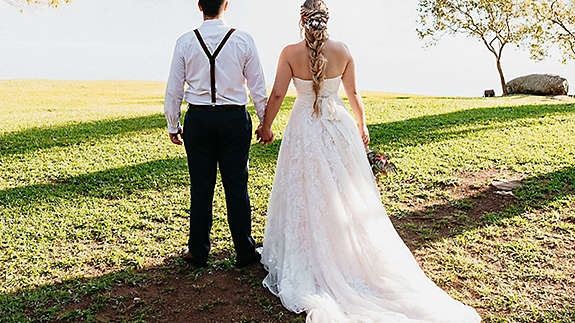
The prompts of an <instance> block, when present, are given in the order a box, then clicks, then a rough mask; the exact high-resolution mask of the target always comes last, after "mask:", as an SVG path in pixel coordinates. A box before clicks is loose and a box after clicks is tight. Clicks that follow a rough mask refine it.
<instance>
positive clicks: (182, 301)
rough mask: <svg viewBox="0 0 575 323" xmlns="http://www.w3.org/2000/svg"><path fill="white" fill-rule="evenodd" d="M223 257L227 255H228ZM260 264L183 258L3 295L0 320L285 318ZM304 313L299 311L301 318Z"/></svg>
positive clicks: (290, 317) (290, 315) (291, 317)
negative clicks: (195, 264)
mask: <svg viewBox="0 0 575 323" xmlns="http://www.w3.org/2000/svg"><path fill="white" fill-rule="evenodd" d="M224 257H225V256H224ZM265 275H266V271H265V270H264V269H263V267H262V266H261V265H253V266H250V267H248V268H246V269H242V270H237V269H235V268H234V267H233V263H232V261H231V260H230V259H229V258H222V257H220V260H217V261H213V262H211V263H210V267H209V268H206V269H194V268H192V267H190V266H189V265H187V264H186V263H185V262H183V261H182V260H181V259H180V258H168V259H166V260H164V263H163V264H160V265H157V266H154V267H149V268H145V269H143V270H124V271H120V272H115V273H111V274H107V275H103V276H100V277H95V278H78V279H70V280H67V281H64V282H62V283H58V284H52V285H45V286H41V287H39V288H36V289H29V290H23V291H19V292H17V293H14V294H4V295H0V320H1V321H3V322H5V321H7V322H21V321H43V322H46V321H58V322H79V321H94V320H96V321H130V322H133V321H155V322H157V321H163V322H232V321H241V322H263V321H265V322H286V321H293V320H294V319H296V321H297V319H298V315H296V314H293V313H290V312H289V311H287V310H285V309H284V308H283V307H282V305H281V302H280V301H279V299H278V298H276V297H275V296H273V295H272V294H271V293H269V292H268V291H267V290H265V289H264V288H263V287H262V281H263V279H264V277H265ZM304 317H305V316H302V315H299V318H300V321H301V322H304V321H305V320H304Z"/></svg>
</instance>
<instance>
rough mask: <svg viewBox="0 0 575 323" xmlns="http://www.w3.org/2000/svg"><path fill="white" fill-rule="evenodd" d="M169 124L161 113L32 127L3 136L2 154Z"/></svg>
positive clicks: (78, 142) (73, 143)
mask: <svg viewBox="0 0 575 323" xmlns="http://www.w3.org/2000/svg"><path fill="white" fill-rule="evenodd" d="M163 127H166V119H165V118H164V116H163V115H161V114H156V115H150V116H143V117H136V118H129V119H118V120H99V121H92V122H85V123H75V124H71V125H62V126H56V127H50V128H30V129H26V130H22V131H18V132H11V133H7V134H4V135H2V136H0V156H8V155H12V154H24V153H29V152H33V151H36V150H40V149H49V148H52V147H66V146H73V145H78V144H84V143H86V141H91V140H94V139H101V138H105V137H111V136H114V135H119V134H124V133H129V132H136V131H142V130H145V129H159V128H163Z"/></svg>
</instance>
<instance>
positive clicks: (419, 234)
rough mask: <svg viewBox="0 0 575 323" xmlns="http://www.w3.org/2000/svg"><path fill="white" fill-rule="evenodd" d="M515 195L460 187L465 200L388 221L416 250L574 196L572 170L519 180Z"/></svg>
mask: <svg viewBox="0 0 575 323" xmlns="http://www.w3.org/2000/svg"><path fill="white" fill-rule="evenodd" d="M492 179H493V178H490V179H488V180H489V182H491V180H492ZM521 183H522V184H523V185H524V186H523V187H521V188H517V189H515V190H514V193H515V196H516V197H514V196H510V195H505V194H501V193H500V192H498V189H497V188H496V187H494V186H493V185H482V186H474V185H471V184H470V185H467V187H463V188H462V189H463V190H464V192H463V193H464V195H465V197H463V198H460V199H458V200H453V201H448V202H445V203H443V204H441V203H440V204H433V205H428V206H425V207H423V208H422V209H418V210H415V211H406V212H403V213H401V214H399V215H397V216H396V217H394V218H392V221H393V223H394V225H395V226H396V227H397V228H398V231H400V233H401V235H402V237H403V238H404V240H405V242H406V243H407V244H408V245H410V247H414V248H416V247H418V246H420V245H422V244H424V243H426V242H429V241H434V240H440V239H443V238H447V237H452V236H455V235H458V234H461V233H463V232H465V231H467V230H473V229H476V228H480V227H483V226H486V225H491V224H495V223H497V222H499V221H501V220H503V219H506V218H510V217H514V216H518V215H521V214H524V213H525V212H526V211H527V210H529V209H539V208H543V207H546V206H550V205H552V204H553V203H555V202H556V201H559V200H561V199H563V198H566V197H568V196H571V195H574V194H575V168H572V167H568V168H565V169H562V170H560V171H557V172H553V173H548V174H545V175H542V176H537V177H529V178H525V179H522V180H521Z"/></svg>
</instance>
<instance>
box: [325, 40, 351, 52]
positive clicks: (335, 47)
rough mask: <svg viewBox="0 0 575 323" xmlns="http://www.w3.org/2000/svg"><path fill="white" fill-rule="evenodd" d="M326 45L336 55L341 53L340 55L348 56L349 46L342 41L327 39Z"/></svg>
mask: <svg viewBox="0 0 575 323" xmlns="http://www.w3.org/2000/svg"><path fill="white" fill-rule="evenodd" d="M326 47H327V48H328V50H332V51H334V52H335V53H337V54H338V55H342V56H348V55H349V48H348V47H347V45H346V44H345V43H344V42H342V41H339V40H332V39H330V40H328V41H327V43H326Z"/></svg>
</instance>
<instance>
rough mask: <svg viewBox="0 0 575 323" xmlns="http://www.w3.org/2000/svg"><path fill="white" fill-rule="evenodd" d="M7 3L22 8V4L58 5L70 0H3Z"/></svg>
mask: <svg viewBox="0 0 575 323" xmlns="http://www.w3.org/2000/svg"><path fill="white" fill-rule="evenodd" d="M4 1H5V2H8V4H10V5H13V6H15V7H20V8H22V7H23V6H24V5H44V6H49V7H58V6H59V5H61V4H62V3H70V2H71V0H4Z"/></svg>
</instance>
